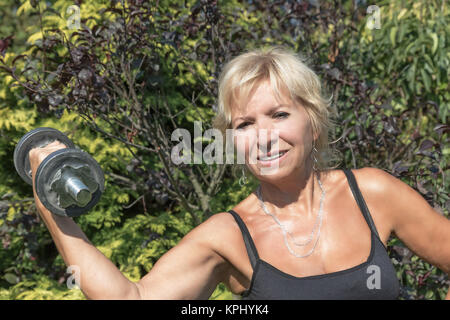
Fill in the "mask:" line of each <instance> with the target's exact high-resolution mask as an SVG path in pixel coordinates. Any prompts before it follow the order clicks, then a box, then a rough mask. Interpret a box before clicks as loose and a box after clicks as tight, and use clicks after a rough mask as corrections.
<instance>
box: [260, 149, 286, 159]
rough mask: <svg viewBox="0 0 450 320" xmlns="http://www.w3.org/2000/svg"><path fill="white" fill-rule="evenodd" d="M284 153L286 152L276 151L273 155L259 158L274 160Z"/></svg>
mask: <svg viewBox="0 0 450 320" xmlns="http://www.w3.org/2000/svg"><path fill="white" fill-rule="evenodd" d="M285 153H286V152H285V151H283V152H280V153H277V154H275V155H273V156H270V157H261V158H260V160H261V161H270V160H274V159H276V158H279V157H281V156H282V155H283V154H285Z"/></svg>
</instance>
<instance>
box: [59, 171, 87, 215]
mask: <svg viewBox="0 0 450 320" xmlns="http://www.w3.org/2000/svg"><path fill="white" fill-rule="evenodd" d="M62 179H63V181H64V182H63V186H64V189H65V190H64V191H65V192H66V193H68V194H69V195H70V196H71V197H72V198H73V200H75V201H76V203H77V205H78V206H80V207H84V206H86V205H87V204H88V203H89V202H90V201H91V199H92V194H91V192H90V191H89V188H88V187H87V186H86V185H85V184H84V183H83V181H81V180H80V179H79V178H78V177H77V176H75V175H73V174H65V175H64V177H62Z"/></svg>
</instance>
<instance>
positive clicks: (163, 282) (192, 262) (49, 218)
mask: <svg viewBox="0 0 450 320" xmlns="http://www.w3.org/2000/svg"><path fill="white" fill-rule="evenodd" d="M63 147H64V145H62V144H60V143H59V142H54V143H51V144H50V145H48V146H47V147H45V148H39V149H33V150H31V151H30V162H31V170H32V173H33V176H34V174H35V172H36V170H37V168H38V166H39V164H40V162H41V161H42V160H43V159H44V158H45V157H46V156H47V155H48V154H50V153H52V152H54V151H56V150H58V149H61V148H63ZM33 180H34V179H33ZM33 193H34V198H35V201H36V207H37V210H38V212H39V214H40V216H41V217H42V219H43V221H44V223H45V225H46V226H47V228H48V230H49V232H50V234H51V236H52V238H53V240H54V242H55V244H56V247H57V249H58V251H59V253H60V254H61V256H62V258H63V259H64V262H65V263H66V265H67V266H77V270H79V276H80V286H81V290H82V291H83V293H84V295H85V296H86V297H87V298H88V299H207V298H208V297H209V296H210V295H211V293H212V292H213V291H214V289H215V287H216V285H217V284H218V283H219V282H220V281H221V277H222V275H223V272H224V270H225V268H226V266H227V263H226V260H225V259H224V258H222V257H221V255H220V254H218V253H217V250H216V249H215V248H217V244H218V242H217V241H218V240H219V239H218V237H219V235H218V233H217V232H214V230H213V229H214V228H216V227H217V221H215V220H216V219H215V218H214V217H213V218H210V219H209V220H208V221H206V222H204V223H203V224H202V225H200V226H198V227H197V228H195V229H194V230H192V231H191V232H190V233H189V234H188V235H186V236H185V237H184V238H183V240H182V241H181V242H180V243H179V244H178V245H177V246H175V247H174V248H172V249H171V250H169V251H168V252H167V253H166V254H165V255H164V256H162V257H161V258H160V260H159V261H158V262H157V263H156V264H155V266H154V267H153V268H152V270H151V271H150V272H149V273H148V274H147V275H146V276H145V277H143V278H142V279H141V280H140V281H139V282H137V283H134V282H132V281H130V280H128V279H127V278H126V277H125V276H124V275H123V274H122V273H121V272H120V271H119V269H118V268H117V267H116V266H115V265H114V264H113V263H112V262H111V261H110V260H109V259H108V258H106V257H105V256H104V255H103V254H102V253H101V252H100V251H99V250H98V249H97V248H96V247H95V246H94V245H93V244H92V243H91V242H90V241H89V240H88V239H87V237H86V235H85V234H84V233H83V231H82V230H81V229H80V227H79V226H78V225H77V224H76V223H75V222H74V221H73V219H72V218H68V217H61V216H57V215H54V214H52V213H51V212H50V211H48V210H47V209H46V208H45V207H44V206H43V204H42V203H41V201H40V200H39V198H38V197H37V195H36V191H35V187H34V185H33Z"/></svg>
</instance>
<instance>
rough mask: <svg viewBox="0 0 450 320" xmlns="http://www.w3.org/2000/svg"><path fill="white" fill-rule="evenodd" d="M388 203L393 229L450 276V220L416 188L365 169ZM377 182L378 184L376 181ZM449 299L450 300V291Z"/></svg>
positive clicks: (375, 190)
mask: <svg viewBox="0 0 450 320" xmlns="http://www.w3.org/2000/svg"><path fill="white" fill-rule="evenodd" d="M364 170H366V171H367V175H368V176H370V179H371V181H373V182H374V183H373V184H374V185H377V186H378V190H377V189H376V188H374V189H373V191H374V192H376V193H377V194H379V195H380V198H379V199H380V200H379V202H380V203H382V204H383V205H384V206H385V210H386V212H387V213H388V216H389V217H390V220H391V224H392V229H393V232H394V233H395V234H396V236H397V237H398V238H399V239H400V240H402V241H403V242H404V243H405V245H406V246H407V247H408V248H409V249H411V250H412V251H413V252H414V253H415V254H417V255H418V256H419V257H421V258H423V259H424V260H426V261H427V262H429V263H431V264H432V265H434V266H436V267H438V268H439V269H441V270H442V271H444V272H446V273H447V274H449V276H450V220H449V219H447V218H446V217H444V216H443V215H441V214H439V213H438V212H437V211H435V210H434V209H433V208H432V207H431V206H430V205H429V204H428V202H427V201H426V200H425V199H424V198H423V197H422V196H421V195H420V194H419V193H418V192H417V191H415V190H414V189H413V188H411V187H410V186H408V185H407V184H406V183H404V182H403V181H401V180H399V179H397V178H395V177H394V176H392V175H390V174H389V173H387V172H385V171H383V170H380V169H376V168H365V169H364ZM375 182H376V183H375ZM446 299H449V300H450V290H448V291H447V296H446Z"/></svg>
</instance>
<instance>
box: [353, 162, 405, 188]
mask: <svg viewBox="0 0 450 320" xmlns="http://www.w3.org/2000/svg"><path fill="white" fill-rule="evenodd" d="M352 171H353V173H354V175H355V178H356V179H357V181H358V185H360V184H362V185H363V186H362V187H365V188H370V190H371V191H372V192H384V191H385V190H386V188H387V187H389V186H394V185H399V184H404V182H403V181H401V180H400V179H398V178H396V177H394V176H393V175H391V174H390V173H388V172H386V171H384V170H383V169H379V168H374V167H364V168H361V169H354V170H352Z"/></svg>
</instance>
